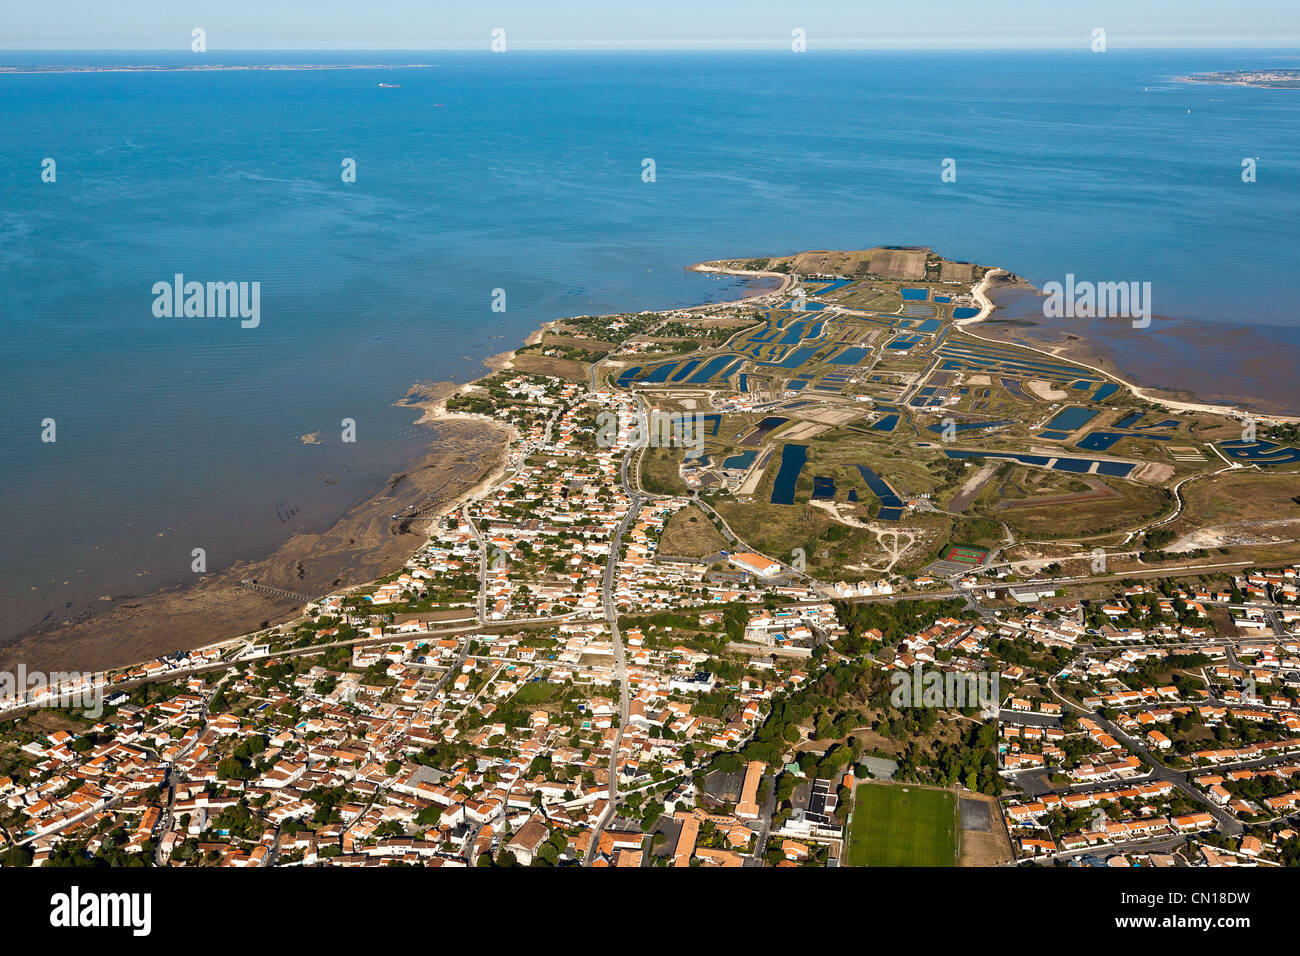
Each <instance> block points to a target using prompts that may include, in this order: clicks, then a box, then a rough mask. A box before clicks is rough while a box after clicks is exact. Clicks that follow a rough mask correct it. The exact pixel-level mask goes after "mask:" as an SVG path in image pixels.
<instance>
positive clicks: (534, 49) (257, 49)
mask: <svg viewBox="0 0 1300 956" xmlns="http://www.w3.org/2000/svg"><path fill="white" fill-rule="evenodd" d="M813 40H814V42H813V43H812V44H810V45H809V47H808V49H807V50H806V51H803V53H804V55H806V54H807V53H821V52H826V53H873V52H874V53H881V52H914V53H1005V52H1018V53H1036V52H1041V53H1060V52H1069V51H1071V50H1073V51H1075V52H1078V53H1081V54H1083V53H1086V54H1088V55H1094V56H1095V55H1097V54H1095V53H1093V51H1091V50H1090V49H1089V48H1088V44H1087V43H1086V42H1068V43H1067V42H1055V43H1051V44H1048V45H1033V44H1008V45H1003V46H977V45H968V44H964V43H955V44H952V45H942V46H909V45H904V44H885V45H880V44H876V45H860V46H854V45H849V46H846V45H836V44H831V45H822V44H821V43H817V42H815V38H813ZM1150 51H1158V52H1189V53H1190V52H1215V51H1225V52H1261V53H1265V52H1266V53H1273V54H1280V55H1286V56H1289V57H1290V58H1293V59H1300V48H1297V47H1296V46H1295V45H1290V44H1283V45H1280V46H1260V45H1255V44H1253V43H1252V44H1246V43H1240V44H1228V45H1226V46H1225V45H1222V41H1220V44H1219V45H1209V44H1207V45H1187V44H1176V43H1169V44H1160V43H1156V44H1154V45H1149V44H1139V45H1133V46H1129V45H1124V44H1122V43H1121V44H1120V45H1119V46H1115V45H1114V41H1113V40H1111V41H1110V45H1109V46H1108V49H1107V50H1106V51H1105V52H1106V53H1112V52H1115V53H1125V52H1127V53H1136V52H1150ZM223 52H224V53H286V54H303V53H489V54H492V55H494V56H499V55H502V54H499V53H494V52H493V51H492V50H490V49H489V48H488V45H487V43H486V42H481V41H477V40H475V41H465V42H463V43H457V44H451V45H441V46H426V47H411V46H371V47H348V46H247V47H239V46H231V47H222V48H220V49H218V50H212V49H209V50H208V51H206V52H204V53H194V52H192V51H191V50H190V49H189V48H188V47H183V46H175V47H171V46H167V47H36V46H32V47H0V53H50V54H62V53H176V54H183V55H185V56H187V57H188V56H192V57H195V58H210V57H213V56H217V55H220V54H221V53H223ZM506 52H507V53H508V52H527V53H629V52H644V53H781V52H791V51H790V48H789V44H788V43H785V42H784V41H783V42H779V43H771V42H768V41H750V40H740V41H735V42H734V43H733V44H732V45H722V46H709V45H704V44H697V43H691V42H683V43H678V44H669V45H664V46H655V45H636V44H635V43H634V42H630V43H629V44H627V45H618V44H613V45H604V46H555V45H552V44H550V43H547V42H546V41H532V42H530V41H527V40H522V41H512V42H511V46H510V48H509V49H508V50H507V51H506Z"/></svg>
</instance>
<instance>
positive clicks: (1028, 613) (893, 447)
mask: <svg viewBox="0 0 1300 956" xmlns="http://www.w3.org/2000/svg"><path fill="white" fill-rule="evenodd" d="M700 268H704V269H711V270H715V271H721V272H729V273H735V274H753V273H758V274H762V275H765V276H768V277H777V278H779V279H780V281H781V287H780V289H778V290H777V291H774V292H769V293H765V294H763V295H760V296H757V297H754V298H752V299H746V300H741V301H740V302H734V303H725V304H720V305H713V306H706V307H700V308H695V309H683V310H676V311H673V312H666V313H657V312H647V313H637V314H626V315H617V316H586V317H578V318H573V319H567V320H563V321H562V322H561V323H559V324H557V325H555V326H552V327H550V328H548V329H547V330H546V333H545V334H544V335H542V336H541V337H540V339H539V341H538V342H537V343H536V344H534V345H531V346H528V347H525V348H523V349H521V350H519V351H518V352H516V353H515V355H514V357H513V359H512V361H511V362H510V363H509V366H508V367H506V368H504V369H502V370H500V371H496V372H493V373H492V374H490V375H489V376H487V377H486V378H484V379H481V380H479V381H477V382H474V383H470V384H469V385H467V386H464V387H462V388H461V389H459V390H458V392H457V393H456V394H455V395H454V396H452V397H451V398H449V399H447V400H446V402H445V407H444V408H442V409H441V410H440V411H441V413H443V414H445V415H448V416H471V417H474V416H479V417H487V418H490V419H492V420H494V421H498V422H503V423H506V424H508V425H509V427H510V428H511V430H512V435H513V438H512V440H511V442H510V446H509V450H508V453H507V457H506V460H505V461H504V462H503V463H502V465H501V468H500V470H499V472H498V474H497V475H496V476H495V477H494V479H493V480H492V481H491V482H490V483H488V485H487V486H486V487H484V488H482V489H480V490H478V491H476V492H474V493H472V494H471V495H469V496H468V497H467V498H466V499H465V500H464V501H462V502H460V503H458V504H457V505H456V506H455V507H454V508H451V509H445V510H443V511H441V512H440V513H436V514H432V515H429V516H427V518H426V519H424V520H427V529H426V530H425V532H424V533H425V538H424V539H423V540H424V544H423V545H422V546H421V547H420V548H419V549H418V551H416V553H414V554H413V555H412V556H411V558H410V559H409V560H408V561H407V562H406V564H405V566H404V567H402V568H401V569H400V570H398V571H396V572H395V573H393V574H390V575H387V576H385V577H384V578H381V579H379V580H377V581H374V582H372V583H370V584H368V585H365V586H363V587H357V588H351V589H347V590H343V591H338V592H335V593H330V594H327V595H323V596H320V597H319V598H316V599H314V600H312V601H310V602H309V603H307V604H305V606H303V607H302V608H301V611H300V613H298V614H297V615H296V616H295V617H294V618H293V619H292V620H290V621H286V622H284V623H280V624H276V625H273V626H269V627H266V628H263V629H261V630H259V631H257V632H255V633H252V634H248V635H244V636H241V637H238V638H234V639H231V640H227V641H223V642H220V643H217V644H213V645H210V646H206V647H201V648H195V649H192V650H187V651H177V652H176V653H173V654H169V655H166V656H164V657H161V658H158V659H156V660H152V661H148V662H144V663H140V664H138V665H134V666H131V667H126V668H120V669H117V670H113V671H109V672H107V673H105V674H102V675H86V676H82V677H80V678H75V679H72V682H73V683H74V684H75V686H69V681H68V680H64V681H62V682H60V681H52V682H45V683H44V684H41V685H40V686H39V687H38V688H36V689H29V688H28V687H27V686H26V685H25V684H24V685H23V686H14V687H13V688H12V692H11V693H9V694H8V696H7V697H5V698H0V720H3V722H4V724H5V729H6V732H5V733H4V734H3V743H2V744H0V800H3V803H4V808H3V811H2V812H0V860H3V862H4V863H5V864H7V865H14V866H23V865H35V866H40V865H48V866H58V865H68V864H70V863H73V862H77V861H85V860H97V861H100V862H106V863H109V864H112V865H154V866H185V867H201V866H231V867H267V866H276V867H313V866H352V867H365V866H391V865H400V864H409V865H419V866H453V867H454V866H484V867H486V866H492V867H508V866H560V865H574V866H615V867H653V866H665V867H688V866H721V867H737V866H810V867H841V866H910V865H938V866H954V865H959V866H1044V865H1062V866H1132V865H1134V864H1135V863H1140V864H1141V865H1151V866H1181V867H1204V866H1216V867H1217V866H1284V865H1292V864H1294V863H1296V862H1297V861H1300V829H1298V828H1297V827H1300V824H1298V823H1297V821H1296V820H1295V817H1296V814H1297V813H1300V578H1298V577H1297V572H1296V567H1297V560H1298V559H1300V546H1298V545H1297V540H1296V538H1294V537H1289V536H1288V535H1289V534H1291V533H1292V532H1293V531H1294V526H1295V525H1296V524H1297V521H1298V520H1300V519H1297V517H1296V508H1297V501H1296V499H1295V498H1294V497H1293V495H1294V492H1295V489H1296V484H1295V473H1296V467H1297V464H1298V463H1300V451H1297V450H1296V449H1295V448H1294V447H1291V446H1290V445H1288V444H1286V437H1287V435H1288V434H1289V432H1288V431H1287V428H1288V425H1287V423H1285V422H1282V421H1276V422H1271V421H1265V420H1260V421H1255V420H1253V419H1250V420H1247V419H1246V418H1245V417H1244V416H1242V415H1240V414H1234V413H1232V412H1229V411H1221V410H1217V409H1212V408H1206V407H1196V408H1194V409H1190V408H1189V409H1179V410H1174V411H1170V410H1169V409H1168V408H1162V407H1159V406H1158V405H1157V403H1155V402H1153V401H1149V400H1146V399H1144V398H1141V397H1139V396H1137V395H1136V394H1135V393H1133V392H1132V391H1131V390H1130V389H1129V388H1128V387H1127V386H1126V385H1124V384H1123V383H1121V382H1118V381H1113V380H1111V379H1110V378H1109V377H1107V376H1106V375H1104V374H1103V373H1100V372H1098V371H1096V370H1092V369H1089V368H1087V367H1086V366H1078V365H1074V364H1072V363H1071V362H1069V361H1068V360H1066V359H1064V358H1057V357H1047V356H1045V355H1043V354H1039V353H1035V352H1033V351H1032V350H1029V349H1026V348H1022V347H1019V346H1015V345H1010V344H999V343H994V342H993V341H992V340H989V339H984V338H981V337H979V336H978V335H976V333H977V332H978V326H977V325H971V324H970V323H972V321H974V322H978V321H979V320H980V319H981V318H984V317H986V316H987V314H988V312H989V311H990V310H991V306H990V305H989V303H988V301H987V299H986V297H985V295H984V291H985V290H986V289H987V288H988V285H989V283H991V282H993V281H996V280H997V276H998V270H987V269H984V268H982V267H977V266H972V265H970V264H967V263H954V262H951V261H948V260H944V259H942V258H940V257H938V256H936V255H934V254H933V253H931V252H929V251H928V250H918V249H873V250H864V251H862V252H852V253H821V252H819V253H805V254H803V255H801V256H798V257H786V258H784V259H775V260H735V261H728V262H721V263H710V264H705V265H703V266H701V267H700ZM963 323H966V324H963ZM665 422H667V426H666V427H664V423H665ZM611 423H613V425H612V427H611ZM1256 431H1258V434H1256ZM400 517H401V516H397V515H395V516H394V519H395V520H397V519H399V518H400ZM963 682H965V683H963ZM11 683H12V682H11ZM967 686H969V687H970V688H972V690H971V692H970V693H964V692H963V691H964V689H965V688H966V687H967ZM900 688H902V689H906V690H907V691H908V693H906V694H904V695H902V696H899V695H897V694H895V693H893V692H894V691H896V690H898V689H900ZM912 688H915V689H916V692H915V693H913V692H911V689H912ZM954 688H955V690H956V691H957V693H956V694H954ZM974 688H978V692H976V691H975V690H974ZM7 689H8V688H7ZM73 690H75V691H76V694H77V696H76V701H77V704H78V706H69V705H68V703H67V698H68V696H69V693H70V692H71V691H73ZM932 691H933V693H932ZM92 697H93V698H94V702H95V704H96V706H95V707H93V708H92V707H90V706H89V705H88V704H87V701H88V700H90V699H91V698H92Z"/></svg>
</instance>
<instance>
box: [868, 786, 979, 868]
mask: <svg viewBox="0 0 1300 956" xmlns="http://www.w3.org/2000/svg"><path fill="white" fill-rule="evenodd" d="M848 863H849V866H956V865H957V805H956V801H955V800H954V799H953V795H952V794H951V793H950V792H949V791H947V790H921V789H918V788H916V787H904V786H885V785H882V784H871V783H860V784H858V786H857V787H856V788H854V793H853V816H852V817H851V818H850V820H849V847H848Z"/></svg>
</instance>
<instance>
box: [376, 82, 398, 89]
mask: <svg viewBox="0 0 1300 956" xmlns="http://www.w3.org/2000/svg"><path fill="white" fill-rule="evenodd" d="M379 88H380V89H381V90H400V89H401V88H402V84H401V83H380V84H379Z"/></svg>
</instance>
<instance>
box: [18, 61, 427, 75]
mask: <svg viewBox="0 0 1300 956" xmlns="http://www.w3.org/2000/svg"><path fill="white" fill-rule="evenodd" d="M433 66H434V64H432V63H301V64H298V63H244V64H239V63H230V64H225V63H195V64H179V63H177V64H148V63H146V64H140V65H138V66H128V65H120V66H70V65H66V64H49V65H46V66H39V65H24V66H0V73H209V72H216V71H221V70H427V69H431V68H432V67H433Z"/></svg>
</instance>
